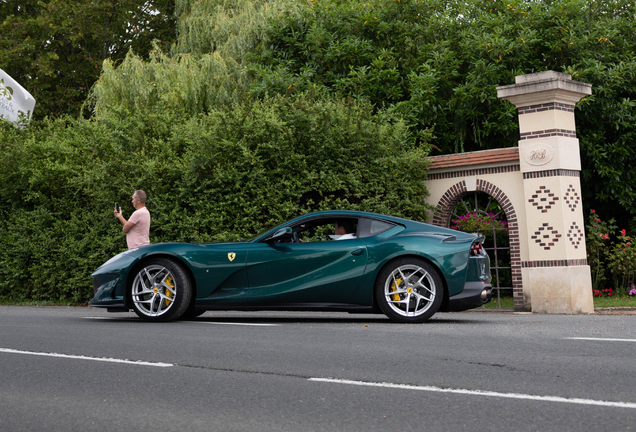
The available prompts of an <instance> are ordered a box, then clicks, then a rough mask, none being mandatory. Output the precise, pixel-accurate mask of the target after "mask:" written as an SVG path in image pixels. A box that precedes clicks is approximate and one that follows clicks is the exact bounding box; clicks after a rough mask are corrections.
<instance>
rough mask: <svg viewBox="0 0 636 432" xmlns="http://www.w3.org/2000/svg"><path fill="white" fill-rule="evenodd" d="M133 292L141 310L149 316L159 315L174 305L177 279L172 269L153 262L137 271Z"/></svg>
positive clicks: (136, 304) (137, 306)
mask: <svg viewBox="0 0 636 432" xmlns="http://www.w3.org/2000/svg"><path fill="white" fill-rule="evenodd" d="M131 294H132V301H133V303H135V306H136V308H137V310H139V312H141V313H142V314H144V315H146V316H149V317H158V316H161V315H163V314H165V313H166V312H168V311H169V310H170V308H171V307H172V305H174V300H175V297H176V295H177V281H176V279H175V277H174V275H173V274H172V272H171V271H170V270H168V269H167V268H165V267H164V266H161V265H156V264H152V265H149V266H147V267H144V268H142V269H141V270H140V271H139V273H137V276H136V277H135V280H134V281H133V283H132V291H131Z"/></svg>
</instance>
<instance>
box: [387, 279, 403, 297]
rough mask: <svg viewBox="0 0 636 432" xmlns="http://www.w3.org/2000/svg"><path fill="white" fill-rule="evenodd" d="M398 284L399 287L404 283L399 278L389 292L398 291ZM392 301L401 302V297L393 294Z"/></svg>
mask: <svg viewBox="0 0 636 432" xmlns="http://www.w3.org/2000/svg"><path fill="white" fill-rule="evenodd" d="M396 283H397V285H398V286H400V284H401V283H402V278H398V279H396V280H395V282H393V283H392V284H391V288H389V291H390V292H393V291H397V286H395V284H396ZM391 300H393V301H400V295H399V294H393V295H392V296H391Z"/></svg>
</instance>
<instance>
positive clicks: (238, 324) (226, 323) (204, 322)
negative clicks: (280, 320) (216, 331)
mask: <svg viewBox="0 0 636 432" xmlns="http://www.w3.org/2000/svg"><path fill="white" fill-rule="evenodd" d="M190 322H193V323H196V324H218V325H237V326H254V327H278V326H279V325H278V324H255V323H238V322H237V323H233V322H214V321H190Z"/></svg>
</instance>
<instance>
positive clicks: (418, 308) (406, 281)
mask: <svg viewBox="0 0 636 432" xmlns="http://www.w3.org/2000/svg"><path fill="white" fill-rule="evenodd" d="M436 295H437V287H436V286H435V281H434V280H433V276H432V275H431V274H430V273H429V272H428V271H426V269H424V268H422V267H420V266H417V265H413V264H407V265H403V266H400V267H398V268H396V269H395V270H393V272H392V273H391V274H390V275H389V277H387V279H386V282H385V283H384V296H385V298H386V302H387V304H388V305H389V307H390V308H391V309H392V310H393V311H394V312H395V313H397V314H398V315H401V316H404V317H417V316H420V315H422V314H423V313H425V312H426V311H427V310H428V309H429V308H430V307H431V305H433V303H434V302H435V296H436Z"/></svg>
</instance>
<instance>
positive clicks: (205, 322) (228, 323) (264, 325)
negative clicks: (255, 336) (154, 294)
mask: <svg viewBox="0 0 636 432" xmlns="http://www.w3.org/2000/svg"><path fill="white" fill-rule="evenodd" d="M84 318H85V319H95V320H117V321H139V320H138V319H137V318H111V317H84ZM188 322H191V323H195V324H218V325H236V326H254V327H278V326H279V325H280V324H255V323H239V322H237V323H232V322H213V321H188Z"/></svg>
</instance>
